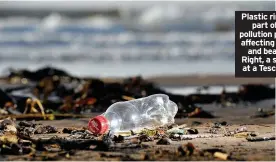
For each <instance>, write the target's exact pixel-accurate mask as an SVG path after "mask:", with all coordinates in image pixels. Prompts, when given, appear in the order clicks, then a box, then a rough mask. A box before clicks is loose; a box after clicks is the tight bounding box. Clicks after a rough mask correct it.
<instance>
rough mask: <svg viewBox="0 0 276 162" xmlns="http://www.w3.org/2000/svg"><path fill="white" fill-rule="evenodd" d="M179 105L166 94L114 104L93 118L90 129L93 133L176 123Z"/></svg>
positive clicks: (89, 124)
mask: <svg viewBox="0 0 276 162" xmlns="http://www.w3.org/2000/svg"><path fill="white" fill-rule="evenodd" d="M177 111H178V107H177V105H176V104H175V103H174V102H172V101H171V100H169V97H168V96H167V95H164V94H155V95H151V96H148V97H144V98H139V99H134V100H130V101H124V102H116V103H114V104H112V105H111V106H110V107H109V108H108V109H107V110H106V112H105V113H103V114H101V115H99V116H96V117H94V118H92V119H91V120H90V121H89V122H88V129H89V131H90V132H92V133H93V134H105V133H107V132H108V131H111V132H113V133H116V132H121V131H130V130H133V131H135V130H138V129H143V128H154V127H158V126H164V125H166V124H172V123H174V117H175V115H176V113H177Z"/></svg>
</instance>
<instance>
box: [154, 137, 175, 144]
mask: <svg viewBox="0 0 276 162" xmlns="http://www.w3.org/2000/svg"><path fill="white" fill-rule="evenodd" d="M171 143H172V140H171V139H169V138H167V137H163V138H161V139H160V140H158V141H157V142H156V144H157V145H170V144H171Z"/></svg>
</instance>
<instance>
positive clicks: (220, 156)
mask: <svg viewBox="0 0 276 162" xmlns="http://www.w3.org/2000/svg"><path fill="white" fill-rule="evenodd" d="M228 156H229V155H228V154H226V153H222V152H215V153H214V157H216V158H218V159H220V160H228Z"/></svg>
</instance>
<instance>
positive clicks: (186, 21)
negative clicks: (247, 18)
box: [0, 1, 275, 77]
mask: <svg viewBox="0 0 276 162" xmlns="http://www.w3.org/2000/svg"><path fill="white" fill-rule="evenodd" d="M237 10H252V11H255V10H259V11H261V10H264V11H269V10H271V11H274V10H275V2H274V1H231V2H222V1H194V2H188V1H183V2H141V1H140V2H119V1H117V2H114V1H109V2H104V1H98V2H96V1H71V2H70V1H69V2H64V1H55V2H50V1H48V2H47V1H33V2H24V1H19V2H15V1H1V2H0V61H1V63H0V72H1V74H5V72H6V71H7V68H10V67H12V68H15V69H17V68H27V69H30V70H35V69H38V68H40V67H44V66H47V65H49V66H54V67H58V68H62V69H64V70H66V71H68V72H69V73H71V74H73V75H76V76H89V77H91V76H93V77H128V76H134V75H142V76H143V77H149V76H170V75H189V74H234V68H235V67H234V57H235V56H234V54H235V53H234V50H235V48H234V14H235V11H237Z"/></svg>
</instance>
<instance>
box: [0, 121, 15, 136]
mask: <svg viewBox="0 0 276 162" xmlns="http://www.w3.org/2000/svg"><path fill="white" fill-rule="evenodd" d="M0 132H10V133H17V129H16V125H15V123H14V121H12V120H11V119H9V118H7V119H3V120H0Z"/></svg>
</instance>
